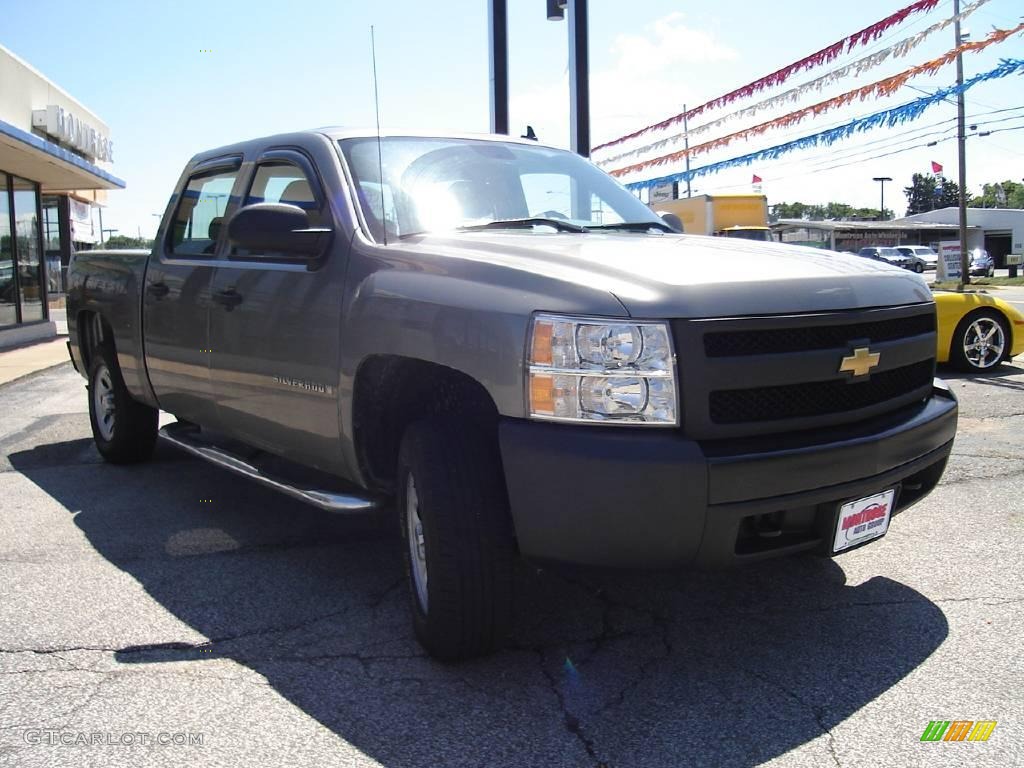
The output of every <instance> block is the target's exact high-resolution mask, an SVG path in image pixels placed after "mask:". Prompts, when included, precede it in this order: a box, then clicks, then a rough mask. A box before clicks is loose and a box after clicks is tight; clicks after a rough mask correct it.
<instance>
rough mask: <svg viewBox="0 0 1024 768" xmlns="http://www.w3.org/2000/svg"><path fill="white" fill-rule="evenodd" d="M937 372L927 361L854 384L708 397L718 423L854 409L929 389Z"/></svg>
mask: <svg viewBox="0 0 1024 768" xmlns="http://www.w3.org/2000/svg"><path fill="white" fill-rule="evenodd" d="M934 375H935V366H934V364H933V363H932V361H931V360H924V361H922V362H920V363H913V364H911V365H906V366H903V367H902V368H895V369H893V370H891V371H886V372H885V373H879V374H877V375H875V376H872V377H871V378H870V379H869V380H868V381H864V382H858V383H854V384H851V383H848V382H846V381H843V380H832V381H816V382H812V383H808V384H787V385H784V386H779V387H755V388H753V389H725V390H718V391H715V392H712V393H711V397H710V403H711V420H712V421H713V422H715V424H742V423H744V422H758V421H777V420H779V419H798V418H807V417H810V416H824V415H826V414H834V413H844V412H846V411H856V410H858V409H861V408H866V407H868V406H871V405H878V404H879V403H884V402H886V401H888V400H892V399H894V398H897V397H900V396H901V395H903V394H905V393H907V392H913V391H915V390H918V389H920V388H921V387H924V386H928V387H931V383H932V378H933V376H934Z"/></svg>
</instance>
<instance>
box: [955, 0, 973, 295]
mask: <svg viewBox="0 0 1024 768" xmlns="http://www.w3.org/2000/svg"><path fill="white" fill-rule="evenodd" d="M953 16H954V17H955V18H956V21H954V22H953V35H954V37H955V38H956V47H957V48H959V47H960V45H961V43H962V38H961V36H960V0H953ZM956 84H957V87H960V86H962V85H963V84H964V59H963V56H962V55H961V54H959V53H958V54H957V55H956ZM965 122H966V120H965V119H964V92H963V91H962V90H961V91H960V92H959V93H957V95H956V145H957V155H958V164H959V166H960V167H959V172H960V180H959V184H960V200H959V203H960V288H961V290H962V289H963V287H964V286H965V285H967V284H968V283H970V282H971V277H970V275H968V274H967V273H968V270H969V268H970V261H969V259H968V258H967V155H966V143H967V136H966V135H965V127H964V123H965Z"/></svg>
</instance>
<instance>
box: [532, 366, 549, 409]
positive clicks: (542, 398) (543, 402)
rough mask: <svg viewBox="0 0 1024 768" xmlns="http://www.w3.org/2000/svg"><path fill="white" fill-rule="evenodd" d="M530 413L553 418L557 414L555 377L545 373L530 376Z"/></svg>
mask: <svg viewBox="0 0 1024 768" xmlns="http://www.w3.org/2000/svg"><path fill="white" fill-rule="evenodd" d="M530 411H531V413H534V414H541V415H543V416H551V415H554V413H555V377H554V376H548V375H547V374H543V373H531V374H530Z"/></svg>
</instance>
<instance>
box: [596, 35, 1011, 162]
mask: <svg viewBox="0 0 1024 768" xmlns="http://www.w3.org/2000/svg"><path fill="white" fill-rule="evenodd" d="M1021 32H1024V22H1022V23H1020V24H1018V25H1017V26H1016V27H1014V28H1013V29H994V30H992V32H990V33H989V34H988V36H987V37H986V38H985V39H984V40H979V41H977V42H973V43H964V44H963V45H961V46H959V47H957V48H954V49H953V50H951V51H947V52H946V53H944V54H943V55H942V56H940V57H939V58H937V59H932V60H931V61H926V62H925V63H924V64H918V65H917V66H916V67H911V68H910V69H907V70H904V71H903V72H900V73H899V74H898V75H893V76H892V77H887V78H886V79H884V80H879V81H878V82H875V83H871V85H865V86H861V87H860V88H855V89H854V90H852V91H847V92H846V93H843V94H840V95H839V96H834V97H832V98H831V99H826V100H825V101H821V102H818V103H817V104H812V105H811V106H809V107H803V108H802V109H798V110H796V111H794V112H790V113H788V114H785V115H782V116H781V117H777V118H775V119H773V120H769V121H768V122H765V123H761V124H759V125H754V126H751V127H750V128H744V129H743V130H742V131H736V132H735V133H730V134H728V135H726V136H721V137H719V138H717V139H714V140H713V141H708V142H705V143H703V144H697V145H695V146H692V147H689V148H686V149H681V150H678V151H676V152H672V153H670V154H667V155H661V156H660V157H655V158H652V159H650V160H644V161H643V162H639V163H634V164H633V165H627V166H625V167H623V168H617V169H615V170H613V171H610V173H611V175H612V176H624V175H626V174H628V173H636V172H637V171H643V170H646V169H648V168H654V167H658V166H662V165H667V164H669V163H675V162H678V161H679V160H682V159H683V158H685V157H687V156H689V157H693V156H694V155H699V154H703V153H705V152H710V151H711V150H713V149H718V148H720V147H725V146H728V145H729V144H731V143H732V142H734V141H736V140H737V139H748V138H750V137H751V136H758V135H760V134H762V133H765V132H766V131H768V130H770V129H772V128H786V127H789V126H791V125H796V124H797V123H799V122H800V121H801V120H803V119H804V118H805V117H808V116H814V117H817V116H818V115H820V114H823V113H825V112H828V111H829V110H831V109H835V108H836V107H845V106H846V105H848V104H850V103H851V102H853V101H856V100H858V99H859V100H860V101H864V100H865V99H869V98H884V97H886V96H891V95H892V94H894V93H895V92H896V91H898V90H899V89H900V88H902V87H903V86H904V85H905V84H906V82H907V81H908V80H910V79H911V78H914V77H917V76H918V75H921V74H928V75H933V74H935V73H936V72H937V71H938V70H940V69H941V68H942V67H944V66H946V65H947V64H949V63H950V62H952V61H954V60H955V59H956V57H957V56H959V55H960V54H962V53H967V52H969V51H981V50H984V49H985V48H988V47H989V46H990V45H995V44H996V43H1001V42H1003V41H1004V40H1006V39H1007V38H1008V37H1011V36H1013V35H1017V34H1020V33H1021Z"/></svg>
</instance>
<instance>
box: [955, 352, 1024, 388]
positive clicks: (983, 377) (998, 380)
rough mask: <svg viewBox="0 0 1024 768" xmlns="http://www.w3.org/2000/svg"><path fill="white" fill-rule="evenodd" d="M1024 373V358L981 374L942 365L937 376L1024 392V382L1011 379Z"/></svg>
mask: <svg viewBox="0 0 1024 768" xmlns="http://www.w3.org/2000/svg"><path fill="white" fill-rule="evenodd" d="M1021 373H1024V358H1016V359H1014V360H1013V361H1011V362H1008V363H1003V364H1002V365H1000V366H999V367H997V368H994V369H992V370H991V371H982V372H979V373H965V372H963V371H958V370H957V369H956V368H953V367H952V366H948V365H940V366H939V367H938V373H937V375H938V376H939V378H941V379H945V380H947V381H973V382H975V383H976V384H981V385H983V386H989V387H997V388H1000V389H1009V390H1019V391H1024V381H1021V380H1019V379H1015V378H1011V377H1015V376H1018V375H1019V374H1021Z"/></svg>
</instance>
